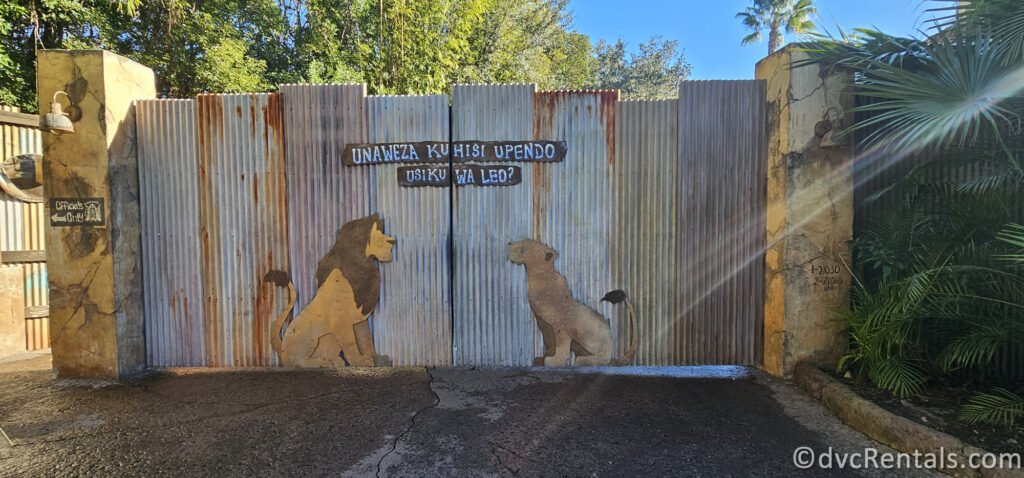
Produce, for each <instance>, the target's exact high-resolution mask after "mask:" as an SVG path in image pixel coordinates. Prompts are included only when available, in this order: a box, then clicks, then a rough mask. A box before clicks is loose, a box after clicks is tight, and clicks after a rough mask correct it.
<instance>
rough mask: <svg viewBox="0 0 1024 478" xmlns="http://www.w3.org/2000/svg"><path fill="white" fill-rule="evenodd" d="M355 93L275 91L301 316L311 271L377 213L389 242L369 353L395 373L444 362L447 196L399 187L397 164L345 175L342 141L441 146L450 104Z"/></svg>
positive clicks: (311, 289)
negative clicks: (342, 232) (349, 229)
mask: <svg viewBox="0 0 1024 478" xmlns="http://www.w3.org/2000/svg"><path fill="white" fill-rule="evenodd" d="M365 92H366V88H365V86H363V85H283V86H281V94H282V95H283V98H284V119H285V125H286V128H287V135H288V138H289V140H288V141H287V155H288V156H287V164H288V170H289V176H288V177H289V202H290V206H291V209H290V211H291V212H290V219H291V224H290V234H291V244H292V249H291V258H292V273H291V275H292V280H293V281H294V283H295V287H296V289H297V291H298V293H299V301H298V302H297V303H296V311H301V310H302V308H303V307H305V305H306V304H308V303H309V301H310V300H311V299H312V298H313V296H314V294H315V293H316V280H315V278H316V265H317V263H318V262H319V261H320V259H321V258H323V255H324V254H325V253H326V252H327V251H328V250H329V249H330V248H331V245H332V244H333V243H334V237H335V233H336V232H337V231H338V229H339V228H340V227H341V226H342V225H343V224H345V223H346V222H348V221H351V220H353V219H358V218H360V217H364V216H366V215H369V214H372V213H378V214H380V217H381V218H382V219H383V220H384V228H385V232H386V233H387V234H389V235H392V236H395V237H396V238H397V239H398V243H397V244H396V245H395V248H394V256H393V261H392V262H390V263H382V264H378V269H379V270H380V272H381V296H380V302H379V303H378V305H377V308H376V310H375V311H374V313H373V315H372V316H371V319H370V320H371V322H372V327H373V334H374V339H375V344H376V348H377V352H378V353H380V354H386V355H389V356H390V357H391V359H392V360H393V361H394V364H395V365H447V364H450V363H451V316H450V303H449V290H450V289H449V275H448V261H447V253H446V243H447V240H448V230H449V215H450V194H449V192H448V190H447V189H444V188H402V187H399V186H398V182H397V177H396V170H397V167H398V165H395V164H382V165H372V166H352V167H346V166H343V164H342V152H343V151H344V148H345V144H347V143H365V142H403V141H447V140H448V125H449V120H448V114H449V110H448V96H447V95H430V96H371V97H366V93H365Z"/></svg>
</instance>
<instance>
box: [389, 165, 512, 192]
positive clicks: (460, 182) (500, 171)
mask: <svg viewBox="0 0 1024 478" xmlns="http://www.w3.org/2000/svg"><path fill="white" fill-rule="evenodd" d="M452 178H454V180H455V185H456V186H514V185H516V184H519V183H521V182H522V181H523V173H522V170H521V169H520V167H519V166H510V165H491V164H486V165H484V164H457V165H454V166H452V167H451V168H450V169H449V168H448V166H447V165H422V166H400V167H399V168H398V185H399V186H404V187H410V188H415V187H443V188H446V187H448V186H450V185H451V184H452Z"/></svg>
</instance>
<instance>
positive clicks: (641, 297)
mask: <svg viewBox="0 0 1024 478" xmlns="http://www.w3.org/2000/svg"><path fill="white" fill-rule="evenodd" d="M615 123H616V129H617V130H616V134H617V138H618V139H617V141H616V143H615V144H616V148H617V153H616V164H617V166H618V167H617V168H616V173H617V175H618V178H617V181H618V196H617V204H618V208H617V210H616V222H615V227H616V233H617V234H616V241H617V242H616V252H617V259H618V261H617V271H616V272H617V273H616V279H617V282H618V284H619V285H620V286H621V287H622V289H623V290H625V291H627V292H629V294H630V296H631V298H632V300H633V303H634V305H635V307H636V312H637V316H638V318H639V321H638V322H639V323H638V327H639V336H640V342H639V344H640V345H639V347H638V350H637V355H636V359H635V360H634V363H635V364H637V365H675V364H678V363H680V361H679V357H678V356H677V355H676V347H675V344H674V338H675V337H676V335H677V334H676V331H675V326H676V321H675V318H676V311H675V301H674V299H673V298H674V296H675V290H676V280H677V277H676V274H677V264H675V263H674V261H673V259H674V258H675V251H676V248H677V247H678V241H677V237H678V236H677V234H676V225H677V223H678V222H679V221H680V220H681V217H680V215H679V202H680V201H679V197H680V196H679V190H680V185H679V180H678V178H679V177H680V171H679V169H680V165H679V101H678V100H659V101H620V102H619V104H618V110H617V111H616V118H615ZM620 313H621V312H620ZM618 322H619V324H620V325H619V326H618V330H619V332H620V336H621V337H622V339H620V340H619V347H620V348H619V353H620V354H621V353H622V352H623V351H624V350H625V348H624V347H626V346H627V345H626V344H627V342H626V341H625V339H626V338H628V336H627V334H628V331H627V330H626V329H625V326H626V324H625V321H621V320H620V321H618Z"/></svg>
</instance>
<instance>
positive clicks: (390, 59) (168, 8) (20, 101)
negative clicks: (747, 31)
mask: <svg viewBox="0 0 1024 478" xmlns="http://www.w3.org/2000/svg"><path fill="white" fill-rule="evenodd" d="M567 5H568V0H440V1H438V0H152V1H142V0H14V1H13V2H7V3H5V4H4V5H3V6H0V103H4V104H15V105H18V106H21V107H22V108H23V109H26V110H28V111H34V110H36V104H35V102H36V94H35V91H34V84H35V81H34V68H35V51H36V49H42V48H103V49H108V50H111V51H114V52H116V53H119V54H121V55H124V56H127V57H129V58H132V59H134V60H136V61H139V62H140V63H143V64H145V65H147V66H150V67H151V68H153V69H154V70H155V72H156V74H157V79H158V91H159V93H160V94H161V95H164V96H170V97H188V96H192V95H194V94H196V93H200V92H255V91H267V90H271V89H273V88H275V85H278V84H282V83H296V82H335V83H342V82H346V83H352V82H364V83H367V85H368V88H369V92H370V93H373V94H408V93H439V92H447V91H448V90H449V88H450V86H451V85H452V84H453V83H459V82H475V83H499V82H500V83H523V82H536V83H538V84H539V87H540V88H541V89H571V88H573V89H574V88H586V87H593V86H595V85H598V84H604V83H606V82H607V81H610V80H609V78H608V77H600V78H599V77H598V76H597V70H596V64H597V63H598V57H599V53H600V51H598V50H595V49H594V47H593V45H592V44H591V41H590V38H589V37H587V36H586V35H582V34H580V33H577V32H575V31H573V29H572V19H571V14H570V12H569V10H568V6H567ZM640 48H641V51H640V53H639V54H638V55H635V56H634V57H632V58H631V59H629V60H625V59H624V61H626V70H625V71H624V72H622V73H621V74H620V75H619V76H618V77H616V78H618V79H619V80H621V82H622V83H623V84H624V85H626V86H627V87H628V88H630V90H629V92H627V96H630V95H633V94H634V93H633V92H634V91H635V92H637V93H635V95H636V96H638V97H651V96H655V95H663V96H665V95H667V96H674V94H675V83H677V82H678V81H679V79H680V77H682V76H685V75H686V74H687V73H688V71H689V70H688V65H686V64H685V61H684V60H683V57H682V53H681V52H677V45H675V44H674V43H673V42H664V43H656V42H654V41H652V42H650V43H646V44H644V45H641V47H640ZM630 68H635V69H636V71H632V70H630ZM644 82H650V84H647V83H644ZM670 83H671V88H667V87H666V85H668V84H670Z"/></svg>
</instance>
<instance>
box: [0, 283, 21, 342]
mask: <svg viewBox="0 0 1024 478" xmlns="http://www.w3.org/2000/svg"><path fill="white" fill-rule="evenodd" d="M22 274H23V272H22V268H21V267H11V266H8V267H3V266H0V357H6V356H8V355H15V354H19V353H22V352H24V351H25V350H26V348H25V289H24V285H25V283H24V277H23V276H22Z"/></svg>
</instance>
